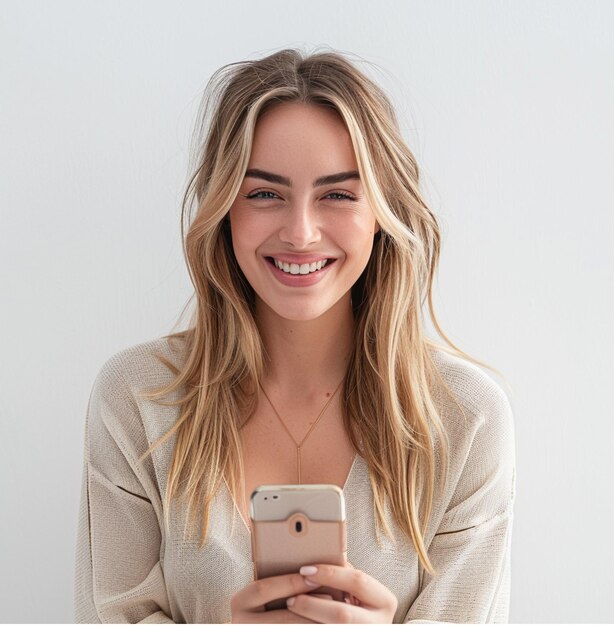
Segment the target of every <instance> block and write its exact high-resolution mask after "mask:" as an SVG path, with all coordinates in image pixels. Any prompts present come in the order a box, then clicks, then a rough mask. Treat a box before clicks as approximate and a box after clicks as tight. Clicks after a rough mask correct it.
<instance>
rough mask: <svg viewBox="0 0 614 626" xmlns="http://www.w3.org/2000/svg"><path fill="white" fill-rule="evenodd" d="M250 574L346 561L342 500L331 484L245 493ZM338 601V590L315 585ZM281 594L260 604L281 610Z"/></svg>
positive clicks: (341, 593)
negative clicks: (251, 565) (247, 508)
mask: <svg viewBox="0 0 614 626" xmlns="http://www.w3.org/2000/svg"><path fill="white" fill-rule="evenodd" d="M249 508H250V518H251V520H252V535H251V537H252V560H253V565H254V579H255V580H258V579H260V578H267V577H269V576H279V575H281V574H292V573H298V571H299V569H300V568H301V566H303V565H309V564H311V563H330V564H332V565H340V566H343V565H345V563H346V560H347V534H346V518H345V499H344V496H343V490H342V489H341V488H340V487H338V486H337V485H333V484H330V485H329V484H300V485H260V486H259V487H256V489H254V491H253V492H252V494H251V496H250V507H249ZM314 591H315V593H328V594H330V595H331V596H332V597H333V599H334V600H339V601H340V602H342V601H343V597H344V591H343V590H341V589H333V588H330V587H324V586H323V587H318V588H316V589H315V590H314ZM286 600H287V598H279V599H277V600H273V601H271V602H267V603H266V605H265V609H266V610H267V611H270V610H273V609H285V608H286Z"/></svg>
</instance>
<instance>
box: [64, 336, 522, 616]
mask: <svg viewBox="0 0 614 626" xmlns="http://www.w3.org/2000/svg"><path fill="white" fill-rule="evenodd" d="M181 341H182V340H181ZM171 346H172V347H171ZM156 352H157V353H160V354H163V355H164V356H165V357H166V358H167V359H169V360H170V361H171V362H173V363H175V364H177V361H178V359H179V358H180V357H181V354H180V352H179V351H178V349H177V347H176V344H175V343H172V344H171V343H170V342H169V340H168V338H167V337H162V338H156V339H153V340H151V341H146V342H143V343H139V344H137V345H133V346H130V347H127V348H124V349H122V350H120V351H118V352H116V353H115V354H112V355H111V356H110V357H109V358H107V360H106V361H105V362H104V363H103V365H102V367H101V368H100V370H99V371H98V373H97V375H96V377H95V380H94V382H93V386H92V389H91V392H90V396H89V401H88V404H87V410H86V415H85V429H84V431H85V432H84V448H83V449H84V454H83V466H82V467H83V470H82V482H81V492H80V507H79V511H78V531H77V536H76V550H75V580H74V585H75V586H74V618H75V623H137V622H142V623H224V622H228V621H229V620H230V619H231V611H230V599H231V596H232V595H233V594H234V593H236V592H237V591H238V590H240V589H241V588H243V587H244V586H245V585H247V584H248V583H249V582H250V581H252V580H253V579H254V578H253V577H254V573H253V565H252V560H251V557H252V552H251V535H250V531H249V529H248V527H247V526H246V524H245V521H244V520H243V517H242V516H241V515H240V513H239V512H238V507H237V506H236V504H235V502H234V500H233V499H232V497H231V495H230V491H229V488H228V484H227V483H226V481H224V483H223V484H222V486H221V488H220V490H219V491H218V492H217V493H216V495H215V497H214V498H213V500H212V504H211V509H210V519H209V528H208V534H207V542H206V544H205V546H204V547H203V548H202V549H201V548H200V541H199V536H198V535H199V533H196V534H195V535H194V537H195V538H193V539H189V540H188V539H185V538H184V524H185V521H186V518H187V514H186V513H185V512H184V511H183V509H182V508H176V507H175V509H174V508H173V506H171V510H172V511H173V513H172V516H171V522H170V525H169V532H168V534H167V533H166V532H165V526H164V517H163V516H164V508H163V497H164V494H165V490H166V478H167V473H168V468H169V466H170V461H171V458H172V451H173V446H174V443H175V439H176V433H174V434H173V436H172V437H171V438H169V439H168V440H167V441H166V442H165V443H164V444H162V445H161V446H160V447H158V448H156V449H155V450H154V451H153V453H152V454H151V455H150V456H148V457H147V458H146V459H145V460H144V463H142V464H138V463H137V459H138V458H139V456H140V455H142V454H143V453H144V452H145V450H147V448H148V447H149V445H150V444H151V443H152V442H154V441H156V440H157V439H158V438H159V437H161V436H162V435H163V434H165V433H166V432H167V431H168V430H169V429H170V428H171V427H172V426H173V425H174V424H175V422H176V421H177V419H178V416H179V407H178V406H174V407H165V406H161V405H158V404H156V403H155V402H154V401H151V400H146V399H142V398H137V397H136V392H137V391H138V390H142V389H143V388H151V387H155V386H159V385H161V384H162V383H168V382H170V381H171V380H172V379H173V377H174V375H173V374H172V372H170V370H169V369H168V368H167V367H166V366H165V365H164V364H162V363H161V362H160V361H158V360H157V359H156V357H155V356H154V353H156ZM433 358H434V360H435V363H436V364H437V368H438V371H439V372H440V373H441V374H442V377H443V379H444V380H445V382H446V384H447V386H448V387H449V388H450V389H451V390H452V391H453V392H454V394H455V396H456V399H457V401H458V402H459V403H460V405H461V406H462V407H463V409H464V414H465V415H463V413H462V412H461V411H460V410H459V407H458V405H457V404H456V403H455V402H454V401H453V400H451V399H450V398H449V396H448V395H446V394H445V393H442V392H441V391H438V390H437V388H436V389H435V390H434V391H432V393H433V396H432V397H433V398H434V402H435V405H436V408H437V410H438V411H439V415H440V417H441V419H442V423H443V426H444V429H445V432H446V434H447V436H448V439H449V442H450V450H449V472H448V474H447V476H446V480H445V481H444V483H443V484H444V489H443V492H442V493H443V495H437V493H438V492H437V491H436V492H435V495H436V496H437V497H434V500H433V508H432V515H431V519H430V523H429V524H428V527H427V529H426V531H425V533H424V535H423V536H424V542H425V544H424V545H425V547H426V548H427V550H428V555H429V559H430V560H431V562H432V564H433V565H434V567H435V568H436V570H437V573H436V575H435V576H431V575H430V574H429V573H428V572H427V571H426V570H424V568H423V567H422V565H421V564H420V561H419V559H418V555H417V552H416V550H415V547H414V545H413V542H412V541H411V540H410V539H409V538H407V537H406V536H405V535H404V534H403V533H402V532H401V530H400V528H399V527H398V525H397V524H396V522H395V521H394V518H393V517H392V516H391V514H390V510H389V508H388V501H387V499H386V501H385V510H384V513H385V518H386V521H387V523H388V525H389V528H390V529H391V532H392V535H393V537H394V541H392V542H391V541H390V539H389V538H388V537H387V536H386V535H385V534H384V533H380V535H378V536H377V537H376V526H375V519H374V517H373V511H374V506H373V501H374V498H373V492H372V489H371V486H370V481H369V471H368V465H367V463H366V461H365V459H364V458H363V457H362V456H360V454H357V455H356V457H355V459H354V463H353V465H352V468H351V470H350V473H349V475H348V478H347V481H346V483H345V485H344V488H343V493H344V496H345V502H346V528H347V560H348V561H349V562H350V563H351V564H352V565H353V566H354V567H355V568H357V569H361V570H363V571H364V572H366V573H367V574H369V575H371V576H372V577H374V578H376V579H377V580H379V581H380V582H381V583H382V584H384V585H385V586H386V587H387V588H388V589H390V590H391V591H392V592H393V593H394V594H395V596H396V597H397V599H398V606H397V610H396V613H395V615H394V619H393V623H403V622H405V623H412V622H415V623H429V622H461V623H506V622H507V621H508V619H509V601H510V565H511V558H510V556H511V555H510V550H511V536H512V522H513V505H514V497H515V440H514V421H513V416H512V409H511V405H510V402H509V400H508V398H507V395H506V394H505V393H504V391H503V390H502V388H501V387H500V386H499V385H498V384H497V383H496V382H495V381H494V380H493V379H492V378H491V377H489V376H488V375H487V374H486V373H485V372H484V371H483V370H482V369H481V368H479V367H478V366H476V365H474V364H473V363H471V362H469V361H467V360H466V359H462V358H461V357H458V356H452V355H450V354H448V353H446V352H444V351H443V350H439V349H437V350H434V351H433ZM178 391H179V390H175V391H174V392H173V393H171V394H169V396H167V398H165V400H167V399H169V398H170V399H173V400H175V399H178V398H179V397H181V396H180V395H177V394H178ZM436 460H437V455H436ZM237 519H238V520H239V523H238V524H237V523H236V521H237Z"/></svg>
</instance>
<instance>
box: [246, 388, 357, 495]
mask: <svg viewBox="0 0 614 626" xmlns="http://www.w3.org/2000/svg"><path fill="white" fill-rule="evenodd" d="M343 380H345V379H342V380H341V382H340V383H339V384H338V385H337V389H335V391H334V392H333V395H332V396H331V397H330V398H329V399H328V400H327V401H326V404H325V405H324V408H323V409H322V410H321V411H320V414H319V415H318V417H317V419H316V421H315V422H314V423H313V424H312V426H311V428H310V429H309V430H308V431H307V434H306V435H305V436H304V437H303V440H302V441H301V443H299V444H297V443H296V441H295V439H294V437H293V436H292V435H291V433H290V431H289V430H288V428H287V427H286V425H285V424H284V422H283V420H282V419H281V417H280V415H279V413H278V412H277V409H276V408H275V407H274V406H273V403H272V402H271V399H270V398H269V396H267V393H266V391H265V390H264V388H263V387H262V385H261V384H260V382H258V385H260V389H262V393H263V394H264V395H265V396H266V399H267V400H268V401H269V404H270V405H271V407H273V411H275V415H277V418H278V419H279V421H280V422H281V425H282V426H283V427H284V428H285V429H286V432H287V433H288V435H289V437H290V439H292V441H294V445H295V446H296V466H297V470H298V483H297V484H299V485H300V484H301V447H302V446H303V443H304V442H305V440H306V439H307V437H309V435H310V434H311V431H312V430H313V429H314V428H315V427H316V426H317V424H318V422H319V421H320V418H321V417H322V415H324V411H326V408H327V407H328V405H329V404H330V403H331V401H332V399H333V398H334V397H335V394H336V393H337V391H339V387H341V383H343Z"/></svg>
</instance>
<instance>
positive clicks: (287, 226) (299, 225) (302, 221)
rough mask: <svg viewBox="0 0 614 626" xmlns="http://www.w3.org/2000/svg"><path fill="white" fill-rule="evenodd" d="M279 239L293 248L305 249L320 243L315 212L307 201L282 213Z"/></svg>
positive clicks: (318, 226) (295, 204)
mask: <svg viewBox="0 0 614 626" xmlns="http://www.w3.org/2000/svg"><path fill="white" fill-rule="evenodd" d="M279 238H280V239H281V241H283V242H284V243H288V244H291V245H292V246H294V247H295V248H306V247H308V246H309V245H310V244H313V243H317V242H318V241H320V238H321V235H320V224H319V218H318V214H317V210H316V209H315V208H314V207H313V206H311V203H310V202H309V201H307V200H305V201H303V202H295V203H293V204H292V205H291V206H290V208H289V209H288V210H287V211H286V212H285V213H284V216H283V223H282V227H281V229H280V231H279Z"/></svg>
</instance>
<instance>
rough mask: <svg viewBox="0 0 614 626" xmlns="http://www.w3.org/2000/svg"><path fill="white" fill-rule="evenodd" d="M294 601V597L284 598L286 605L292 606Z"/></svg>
mask: <svg viewBox="0 0 614 626" xmlns="http://www.w3.org/2000/svg"><path fill="white" fill-rule="evenodd" d="M295 601H296V598H288V599H287V600H286V606H292V605H293V604H294V602H295Z"/></svg>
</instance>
